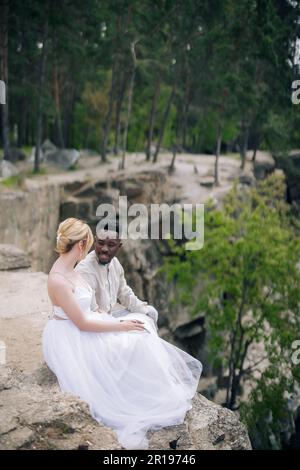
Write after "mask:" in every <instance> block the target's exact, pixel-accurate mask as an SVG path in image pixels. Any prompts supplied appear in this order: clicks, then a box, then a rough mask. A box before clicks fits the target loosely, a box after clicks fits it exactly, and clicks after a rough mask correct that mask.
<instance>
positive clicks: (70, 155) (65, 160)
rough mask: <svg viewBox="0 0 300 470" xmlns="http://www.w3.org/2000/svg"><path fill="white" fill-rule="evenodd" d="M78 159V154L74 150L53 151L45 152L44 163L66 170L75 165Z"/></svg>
mask: <svg viewBox="0 0 300 470" xmlns="http://www.w3.org/2000/svg"><path fill="white" fill-rule="evenodd" d="M79 157H80V153H79V152H78V150H76V149H55V150H50V151H47V152H45V160H46V163H48V164H49V163H51V164H54V165H58V166H60V167H62V168H65V169H68V168H70V167H71V166H73V165H75V163H76V162H77V161H78V159H79Z"/></svg>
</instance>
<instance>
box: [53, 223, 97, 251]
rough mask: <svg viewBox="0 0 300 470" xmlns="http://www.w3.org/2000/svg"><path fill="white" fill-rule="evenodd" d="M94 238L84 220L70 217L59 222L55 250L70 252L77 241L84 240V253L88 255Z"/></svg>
mask: <svg viewBox="0 0 300 470" xmlns="http://www.w3.org/2000/svg"><path fill="white" fill-rule="evenodd" d="M93 240H94V239H93V234H92V231H91V229H90V227H89V226H88V225H87V224H86V223H85V222H83V221H82V220H79V219H75V218H74V217H70V218H68V219H66V220H64V221H63V222H61V223H60V224H59V227H58V230H57V237H56V249H55V251H56V252H57V253H59V254H60V255H62V254H63V253H68V252H69V251H70V250H71V249H72V248H73V246H74V245H75V244H76V243H78V242H80V241H84V242H85V244H84V249H83V255H84V256H86V255H87V254H88V252H89V250H90V248H91V246H92V244H93Z"/></svg>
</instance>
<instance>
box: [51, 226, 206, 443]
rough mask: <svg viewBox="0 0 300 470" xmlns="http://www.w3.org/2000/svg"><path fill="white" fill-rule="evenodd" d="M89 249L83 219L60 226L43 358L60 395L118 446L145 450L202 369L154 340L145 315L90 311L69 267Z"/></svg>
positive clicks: (172, 419) (175, 417)
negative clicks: (86, 412)
mask: <svg viewBox="0 0 300 470" xmlns="http://www.w3.org/2000/svg"><path fill="white" fill-rule="evenodd" d="M92 243H93V235H92V232H91V229H90V228H89V226H88V225H87V224H85V223H84V222H82V221H81V220H78V219H74V218H69V219H66V220H65V221H63V222H62V223H61V224H60V225H59V227H58V232H57V246H56V251H57V252H58V253H59V255H60V256H59V258H58V259H57V260H56V261H55V263H54V264H53V266H52V269H51V271H50V273H49V278H48V293H49V297H50V300H51V302H52V304H53V314H52V317H51V319H50V320H49V321H48V323H47V325H46V327H45V329H44V332H43V353H44V358H45V361H46V363H47V365H48V366H49V368H50V369H51V370H52V371H53V372H54V374H55V375H56V376H57V379H58V382H59V385H60V388H61V390H62V391H64V392H69V393H72V394H74V395H77V396H78V397H80V398H81V399H83V400H84V401H86V402H87V403H88V404H89V407H90V412H91V414H92V416H93V417H94V418H95V419H96V420H97V421H98V422H99V423H102V424H104V425H106V426H109V427H111V428H113V429H114V430H115V431H116V433H117V436H118V440H119V442H120V444H121V445H122V446H123V447H124V448H127V449H147V448H148V441H147V438H146V433H147V431H148V430H150V429H152V430H157V429H159V428H161V427H165V426H171V425H176V424H180V423H182V422H183V421H184V418H185V415H186V412H187V411H188V410H189V409H191V406H192V405H191V400H192V398H193V396H194V395H195V393H196V390H197V385H198V381H199V378H200V375H201V372H202V365H201V363H200V362H199V361H198V360H197V359H195V358H193V357H192V356H190V355H189V354H187V353H186V352H184V351H182V350H181V349H178V348H177V347H175V346H173V345H171V344H170V343H168V342H166V341H164V340H163V339H162V338H160V337H159V336H158V334H157V331H156V327H155V325H154V322H153V320H152V319H151V318H150V317H149V316H147V315H144V314H141V313H130V314H127V315H126V317H125V316H124V317H123V319H122V317H118V318H115V317H113V316H111V315H109V314H107V313H99V312H93V311H92V310H91V302H92V296H93V291H92V289H91V287H90V286H89V285H88V284H87V283H86V282H85V281H84V279H83V278H81V277H80V275H79V273H78V272H76V271H75V270H74V267H75V265H76V263H78V262H79V261H80V260H82V259H83V258H84V257H85V256H86V255H87V253H88V251H89V250H90V248H91V246H92Z"/></svg>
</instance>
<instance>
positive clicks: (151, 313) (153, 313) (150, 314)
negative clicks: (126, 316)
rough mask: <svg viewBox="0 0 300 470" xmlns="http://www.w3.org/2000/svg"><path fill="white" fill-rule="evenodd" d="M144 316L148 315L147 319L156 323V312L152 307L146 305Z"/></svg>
mask: <svg viewBox="0 0 300 470" xmlns="http://www.w3.org/2000/svg"><path fill="white" fill-rule="evenodd" d="M146 315H148V317H150V318H152V320H153V321H154V323H157V319H158V311H157V310H156V308H154V307H153V306H152V305H147V312H146Z"/></svg>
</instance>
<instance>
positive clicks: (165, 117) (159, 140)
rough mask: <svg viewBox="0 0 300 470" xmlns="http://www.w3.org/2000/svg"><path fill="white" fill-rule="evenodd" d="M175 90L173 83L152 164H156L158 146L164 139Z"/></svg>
mask: <svg viewBox="0 0 300 470" xmlns="http://www.w3.org/2000/svg"><path fill="white" fill-rule="evenodd" d="M175 89H176V85H175V83H173V87H172V91H171V93H170V96H169V99H168V103H167V106H166V109H165V113H164V117H163V122H162V125H161V128H160V133H159V137H158V142H157V146H156V149H155V153H154V156H153V163H156V162H157V157H158V154H159V150H160V146H161V144H162V141H163V137H164V133H165V129H166V125H167V121H168V117H169V113H170V109H171V104H172V102H173V99H174V96H175Z"/></svg>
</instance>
